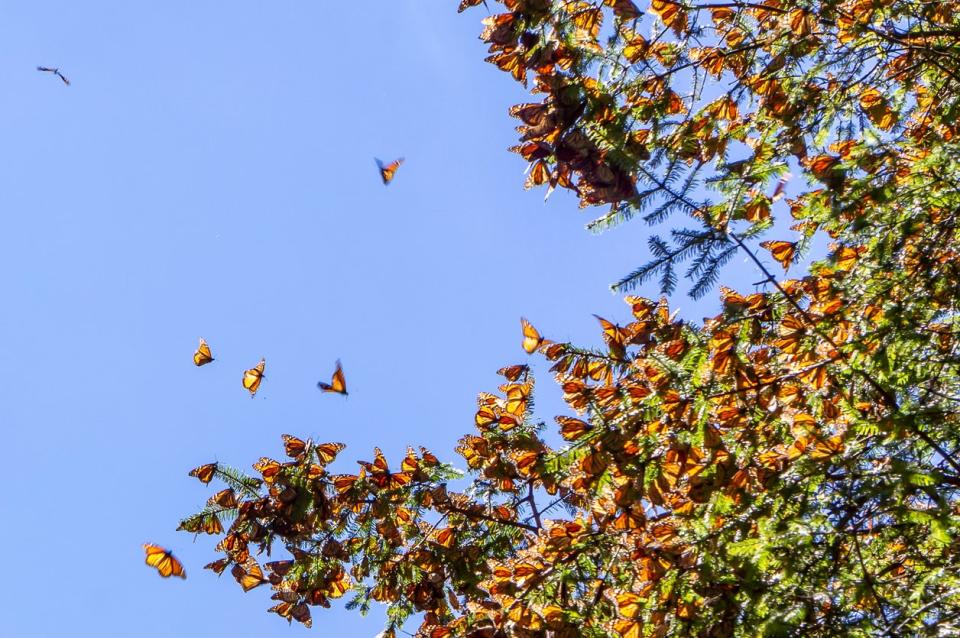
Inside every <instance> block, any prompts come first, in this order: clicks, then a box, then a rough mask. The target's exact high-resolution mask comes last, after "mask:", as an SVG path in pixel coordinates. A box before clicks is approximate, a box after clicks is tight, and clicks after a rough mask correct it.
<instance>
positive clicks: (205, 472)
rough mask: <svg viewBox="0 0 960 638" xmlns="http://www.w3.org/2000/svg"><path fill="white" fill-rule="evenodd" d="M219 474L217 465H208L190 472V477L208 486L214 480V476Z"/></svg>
mask: <svg viewBox="0 0 960 638" xmlns="http://www.w3.org/2000/svg"><path fill="white" fill-rule="evenodd" d="M216 473H217V464H216V463H206V464H204V465H201V466H200V467H195V468H193V469H192V470H190V476H195V477H197V480H198V481H200V482H201V483H203V484H204V485H206V484H207V483H209V482H210V481H211V480H212V479H213V476H214V474H216Z"/></svg>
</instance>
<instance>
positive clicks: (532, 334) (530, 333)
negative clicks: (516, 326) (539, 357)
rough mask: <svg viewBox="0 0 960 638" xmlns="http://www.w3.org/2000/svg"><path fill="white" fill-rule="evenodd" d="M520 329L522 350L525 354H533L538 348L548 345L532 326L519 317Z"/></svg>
mask: <svg viewBox="0 0 960 638" xmlns="http://www.w3.org/2000/svg"><path fill="white" fill-rule="evenodd" d="M520 327H521V328H522V329H523V342H522V345H523V350H524V352H526V353H527V354H533V353H534V352H535V351H536V350H537V348H539V347H540V346H542V345H544V344H547V343H550V342H549V341H547V340H546V339H544V338H543V337H541V336H540V333H539V332H537V329H536V328H534V327H533V324H532V323H530V322H529V321H527V320H526V319H525V318H524V317H520Z"/></svg>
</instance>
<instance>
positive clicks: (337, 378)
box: [317, 359, 348, 396]
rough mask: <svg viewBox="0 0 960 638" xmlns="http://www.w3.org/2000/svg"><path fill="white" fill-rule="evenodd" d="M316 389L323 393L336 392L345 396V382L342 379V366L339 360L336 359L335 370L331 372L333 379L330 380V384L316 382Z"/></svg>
mask: <svg viewBox="0 0 960 638" xmlns="http://www.w3.org/2000/svg"><path fill="white" fill-rule="evenodd" d="M317 387H318V388H320V389H321V390H323V391H324V392H336V393H338V394H342V395H343V396H347V394H348V392H347V381H346V379H345V378H344V377H343V366H341V365H340V360H339V359H337V369H336V370H334V371H333V378H332V379H330V383H324V382H323V381H319V382H317Z"/></svg>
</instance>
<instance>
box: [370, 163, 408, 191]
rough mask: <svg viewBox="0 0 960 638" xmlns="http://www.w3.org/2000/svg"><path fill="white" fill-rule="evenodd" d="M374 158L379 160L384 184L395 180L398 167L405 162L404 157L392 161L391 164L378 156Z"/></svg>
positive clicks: (378, 164) (378, 165)
mask: <svg viewBox="0 0 960 638" xmlns="http://www.w3.org/2000/svg"><path fill="white" fill-rule="evenodd" d="M374 159H375V161H376V162H377V167H378V168H379V169H380V179H382V180H383V183H384V185H386V184H389V183H390V182H392V181H393V178H394V176H395V175H396V173H397V169H398V168H400V165H401V164H403V158H402V157H401V158H399V159H396V160H394V161H392V162H390V163H389V164H384V163H383V162H381V161H380V160H378V159H376V158H374Z"/></svg>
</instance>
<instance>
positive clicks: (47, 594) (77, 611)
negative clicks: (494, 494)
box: [0, 0, 757, 638]
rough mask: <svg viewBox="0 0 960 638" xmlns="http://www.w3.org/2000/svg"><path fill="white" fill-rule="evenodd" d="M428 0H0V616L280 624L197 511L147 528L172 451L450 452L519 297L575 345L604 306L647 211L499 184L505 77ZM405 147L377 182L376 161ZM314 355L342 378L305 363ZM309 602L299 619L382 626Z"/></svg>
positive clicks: (157, 630) (636, 255)
mask: <svg viewBox="0 0 960 638" xmlns="http://www.w3.org/2000/svg"><path fill="white" fill-rule="evenodd" d="M456 4H457V3H456V2H455V0H442V1H433V2H426V1H424V0H398V1H394V2H376V3H356V2H346V3H321V2H270V3H266V2H253V1H249V0H238V1H235V2H231V3H222V2H217V3H214V2H184V1H182V0H169V1H167V2H160V3H156V2H125V1H120V0H114V1H112V2H106V1H101V0H86V1H84V2H77V1H76V0H70V1H67V0H61V1H41V0H29V1H26V0H21V1H11V2H6V3H4V5H3V9H2V11H0V82H2V86H3V89H4V91H3V93H4V99H3V100H2V101H0V121H2V123H3V124H2V128H0V130H2V141H0V162H2V166H0V211H2V219H3V226H2V232H0V264H2V271H3V273H4V274H5V276H4V277H3V279H2V282H3V283H2V287H3V301H4V312H3V313H2V314H0V336H2V338H0V388H2V391H0V394H2V402H0V406H2V407H0V415H2V416H0V440H2V446H0V448H2V450H3V452H4V456H5V459H6V461H5V476H6V480H7V487H6V489H5V490H3V494H2V496H0V520H2V521H3V525H0V548H2V549H0V556H2V557H3V567H4V572H5V577H4V578H3V580H2V582H0V606H2V608H3V609H4V613H3V614H0V635H2V636H4V637H7V636H9V637H11V638H18V637H21V636H24V637H31V638H40V637H45V636H51V637H54V636H55V637H60V636H73V637H76V638H82V637H85V636H96V637H98V638H109V637H114V636H117V637H121V636H123V637H126V636H129V635H137V636H143V637H154V636H157V637H159V636H180V635H191V636H238V637H239V636H256V635H280V634H281V633H282V632H285V631H287V628H286V627H285V624H284V623H283V621H282V620H280V619H279V618H277V617H276V616H273V615H268V614H266V613H265V609H266V608H267V607H268V606H270V604H271V602H270V601H269V593H270V592H269V590H268V589H267V588H265V587H264V588H260V589H257V590H254V591H252V592H250V593H248V594H244V593H242V591H241V590H240V589H239V587H237V586H236V584H235V583H234V582H233V581H232V579H231V578H230V576H229V575H225V576H224V577H223V578H222V579H221V580H220V581H218V579H217V577H216V576H215V575H213V574H212V573H211V572H209V571H204V570H202V569H201V567H202V566H203V565H204V564H205V563H207V562H208V561H210V560H212V559H214V558H216V555H215V554H214V552H213V549H212V548H213V541H212V539H210V538H209V537H201V538H199V539H198V540H197V541H196V542H194V540H193V537H192V536H191V535H189V534H186V533H183V532H175V531H174V529H175V527H176V525H177V522H178V520H179V518H180V517H181V516H182V515H186V514H190V513H192V512H193V511H195V510H196V509H197V508H199V507H200V506H201V505H202V504H203V502H204V501H205V500H206V498H207V496H209V494H210V493H211V490H210V489H208V488H204V487H203V486H202V485H200V484H199V483H198V482H196V481H195V480H194V479H191V478H188V477H187V475H186V474H187V471H188V470H190V469H191V468H192V467H194V466H196V465H199V464H201V463H204V462H208V461H212V460H215V459H218V460H220V461H223V462H227V463H230V464H233V465H237V466H242V467H249V465H250V464H251V463H253V462H254V461H255V460H256V459H257V458H258V457H259V456H260V455H261V454H269V455H274V456H279V455H281V454H282V447H281V444H280V435H281V434H282V433H285V432H289V433H293V434H297V435H300V436H303V437H306V436H313V437H315V438H318V439H325V440H340V441H343V442H345V443H347V444H348V445H349V448H348V449H347V450H346V451H345V452H344V453H343V455H342V459H341V461H340V462H339V465H338V467H340V468H341V471H353V470H354V469H355V468H356V465H355V464H354V463H353V461H354V460H356V459H358V458H368V457H369V454H370V449H371V448H372V447H373V446H374V445H380V446H381V447H382V448H383V449H384V451H385V452H386V453H387V456H388V458H389V459H391V460H396V459H398V458H399V456H400V455H401V454H402V452H403V450H404V449H405V447H406V445H407V444H420V443H422V444H425V445H427V446H429V447H430V448H431V449H433V450H434V451H435V452H437V453H438V454H439V455H440V456H441V458H445V459H455V458H457V457H454V455H453V452H452V449H453V447H454V445H455V442H456V440H457V439H458V438H459V437H460V436H461V435H462V434H463V433H465V432H468V431H470V430H471V428H472V416H473V412H474V410H475V403H474V399H475V395H476V393H477V392H478V391H480V390H493V389H494V388H495V386H496V384H497V383H498V377H496V376H495V375H494V372H495V370H496V369H497V368H499V367H501V366H502V365H507V364H511V363H517V362H521V361H523V360H525V358H526V355H524V353H523V352H522V351H521V350H520V347H519V322H518V318H519V317H520V316H521V315H525V316H527V317H529V318H530V319H531V320H532V321H533V322H534V324H535V325H536V326H537V327H538V328H539V329H540V330H541V331H542V332H543V333H544V334H545V335H547V336H548V337H550V338H553V339H575V340H577V341H579V342H580V343H586V344H599V343H600V339H599V329H598V327H597V324H596V322H595V320H594V319H593V318H592V317H591V314H590V313H592V312H596V313H598V314H601V315H605V316H607V317H609V318H610V319H613V320H620V321H625V320H627V318H628V308H627V307H626V306H625V305H624V304H623V302H622V301H621V300H619V298H617V297H615V296H613V295H611V293H610V292H609V290H608V288H607V285H608V283H609V282H610V281H613V280H615V279H616V278H617V277H619V276H620V275H622V274H624V273H626V272H628V271H629V269H630V268H631V267H632V266H635V265H637V264H638V263H640V262H642V261H645V260H646V251H645V245H646V244H645V242H644V241H642V238H643V237H644V233H645V229H644V228H643V227H642V225H641V224H639V223H637V224H634V225H629V226H626V227H623V228H622V229H619V230H616V231H613V232H610V233H607V234H605V235H602V236H593V235H590V234H589V233H587V232H586V231H584V230H583V225H584V224H585V223H586V222H587V221H588V220H589V217H588V215H589V213H582V212H578V211H577V208H576V202H575V201H574V200H573V199H572V198H570V197H565V196H564V195H563V194H558V195H555V196H554V197H553V198H552V199H551V200H550V202H549V203H548V204H547V205H546V206H544V204H543V202H542V199H543V191H532V192H524V191H523V190H522V188H521V184H522V180H523V171H524V168H525V165H524V162H523V161H522V160H521V159H519V158H518V157H517V156H515V155H511V154H508V153H507V152H506V150H505V149H506V148H507V147H508V146H511V145H512V144H514V143H515V139H516V136H515V133H514V131H513V126H514V125H515V124H516V122H515V121H513V120H511V119H510V118H509V117H508V116H507V114H506V111H507V108H508V107H509V106H510V105H511V104H514V103H516V102H519V101H526V100H525V96H524V93H523V92H522V89H521V88H520V87H519V86H518V85H516V84H515V83H514V82H513V81H512V80H511V79H510V78H509V76H507V75H506V74H503V73H501V72H499V71H497V70H496V69H495V68H494V67H492V66H490V65H488V64H485V63H483V61H482V60H483V57H484V56H485V48H484V46H483V45H482V44H481V43H480V42H479V41H478V40H477V35H478V33H479V30H480V28H481V27H480V24H479V21H480V19H481V18H482V17H483V16H484V15H485V13H484V11H483V9H482V8H481V9H480V10H474V11H471V12H467V13H465V14H463V15H457V13H456ZM38 64H40V65H50V66H58V65H59V66H60V67H61V68H62V70H63V72H64V73H65V74H66V75H67V76H68V77H69V78H70V79H71V80H72V82H73V85H72V86H70V87H65V86H63V85H62V84H61V83H60V82H59V81H58V80H57V79H56V78H55V77H52V76H49V75H46V74H41V73H38V72H37V71H36V70H35V67H36V66H37V65H38ZM401 155H402V156H405V157H406V158H407V163H406V164H405V165H404V166H403V167H402V168H401V169H400V171H399V172H398V174H397V178H396V180H395V181H394V183H393V184H392V185H391V186H390V187H388V188H384V187H383V186H382V185H381V183H380V180H379V177H378V175H377V171H376V166H375V165H374V162H373V157H374V156H378V157H381V158H383V159H384V160H391V159H393V158H394V157H397V156H401ZM732 267H733V268H743V264H742V261H741V260H740V259H739V258H738V259H737V260H736V262H735V263H734V264H733V266H732ZM756 279H757V277H756V275H754V274H752V273H750V272H749V269H748V270H747V271H746V273H745V274H744V278H743V281H745V282H749V281H755V280H756ZM641 292H643V293H645V294H647V295H650V296H656V290H655V289H652V288H651V289H648V290H645V291H641ZM712 297H715V295H712ZM678 301H679V302H680V305H681V307H682V313H683V314H684V315H685V316H688V317H690V318H691V319H694V320H696V319H699V318H700V317H702V316H703V315H704V314H707V313H709V312H711V311H710V309H709V306H711V305H712V303H706V304H699V305H698V304H694V303H693V302H692V301H690V300H688V299H684V298H680V299H678ZM200 336H203V337H205V338H206V339H207V341H208V342H209V343H210V345H211V347H212V348H213V352H214V356H215V357H216V358H217V361H216V362H215V363H213V364H211V365H208V366H206V367H204V368H202V369H197V368H195V367H194V366H193V364H192V361H191V355H192V353H193V350H194V348H195V347H196V344H197V338H198V337H200ZM260 357H266V359H267V369H266V377H267V378H266V380H265V381H264V383H263V385H262V387H261V391H260V393H259V394H258V395H257V397H256V398H255V399H254V400H251V399H250V398H249V396H248V395H247V393H246V392H245V391H244V390H243V388H242V387H241V385H240V378H241V374H242V372H243V370H244V369H245V368H247V367H250V366H252V365H254V364H255V363H256V362H257V361H258V360H259V359H260ZM338 357H339V358H341V359H342V360H343V365H344V369H345V372H346V375H347V382H348V384H349V386H350V391H351V395H350V397H349V398H348V399H345V400H344V399H342V398H341V397H336V396H329V395H321V394H320V393H319V392H318V391H317V390H316V387H315V383H316V381H317V380H318V379H328V378H329V374H330V373H331V371H332V369H333V364H334V361H335V360H336V359H337V358H338ZM538 368H539V369H540V370H544V368H545V366H542V365H540V366H538ZM538 387H539V389H540V390H541V392H540V394H539V395H538V403H539V406H540V408H541V410H542V414H543V416H544V417H546V418H549V417H550V416H551V415H552V414H555V413H556V412H557V411H558V410H559V409H560V405H559V392H558V391H557V389H556V387H555V386H554V385H553V384H552V383H550V381H549V378H548V377H547V375H546V374H542V375H541V378H540V383H539V384H538ZM145 541H150V542H155V543H158V544H162V545H165V546H168V547H170V548H172V549H173V550H174V552H175V553H176V554H177V556H178V557H179V558H180V559H182V561H183V562H184V564H185V566H186V569H187V572H188V575H189V577H188V579H187V580H186V581H179V580H176V581H175V580H169V581H166V580H161V579H160V578H159V577H158V576H157V575H156V573H155V572H153V571H152V570H150V569H148V568H147V567H146V566H145V565H144V564H143V552H142V550H141V544H142V543H143V542H145ZM321 612H322V610H318V612H317V613H316V614H315V628H314V630H313V631H314V634H312V635H320V636H335V635H336V636H340V635H347V636H373V635H374V634H375V633H376V632H377V631H379V629H380V627H381V618H380V617H379V615H376V616H375V617H372V618H368V619H363V620H361V619H360V618H359V617H358V616H355V615H354V614H352V613H349V612H345V611H343V610H337V609H334V610H330V611H328V612H326V613H321ZM290 631H292V632H294V633H300V632H303V631H305V630H303V629H302V628H299V627H294V628H293V629H291V630H290Z"/></svg>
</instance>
